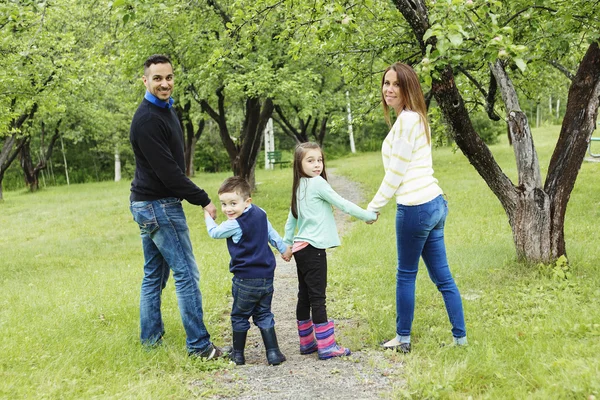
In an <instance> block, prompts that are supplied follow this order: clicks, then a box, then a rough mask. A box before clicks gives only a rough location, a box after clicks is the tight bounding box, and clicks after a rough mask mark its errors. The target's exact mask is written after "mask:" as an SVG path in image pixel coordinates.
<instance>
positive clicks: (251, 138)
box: [199, 87, 274, 190]
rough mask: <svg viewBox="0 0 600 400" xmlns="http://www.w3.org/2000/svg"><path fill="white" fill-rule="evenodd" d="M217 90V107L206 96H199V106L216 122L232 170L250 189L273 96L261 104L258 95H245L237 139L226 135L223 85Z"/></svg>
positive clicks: (270, 112)
mask: <svg viewBox="0 0 600 400" xmlns="http://www.w3.org/2000/svg"><path fill="white" fill-rule="evenodd" d="M216 94H217V98H218V111H216V110H214V109H213V108H212V107H211V106H210V104H208V102H207V101H206V100H200V101H199V103H200V106H201V107H202V110H203V111H204V112H206V113H207V114H208V115H209V116H210V117H211V118H212V119H213V120H215V122H216V123H217V125H218V126H219V135H220V136H221V141H222V142H223V145H224V146H225V150H227V154H228V155H229V160H230V163H231V169H232V170H233V174H234V175H235V176H241V177H243V178H244V179H246V180H247V181H248V183H249V184H250V187H251V188H252V190H254V186H255V178H254V171H255V168H256V160H257V158H258V153H259V151H260V148H261V145H262V140H263V135H264V130H265V127H266V126H267V123H268V121H269V118H271V116H272V115H273V110H274V105H273V100H272V99H271V98H267V99H266V100H265V101H264V102H263V103H262V105H261V102H260V99H258V98H255V97H251V98H248V99H246V113H245V116H244V123H243V125H242V131H241V132H240V137H239V138H238V140H237V143H236V142H234V141H233V139H232V138H231V136H230V135H229V129H228V127H227V119H226V116H225V96H224V94H223V87H220V88H219V89H217V91H216Z"/></svg>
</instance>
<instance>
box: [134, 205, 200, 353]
mask: <svg viewBox="0 0 600 400" xmlns="http://www.w3.org/2000/svg"><path fill="white" fill-rule="evenodd" d="M130 209H131V214H132V215H133V219H134V220H135V222H137V223H138V225H139V227H140V233H141V237H142V248H143V250H144V278H143V280H142V290H141V296H140V325H141V335H140V339H141V341H142V343H143V344H145V345H153V344H156V343H159V342H160V340H161V338H162V336H163V335H164V332H165V329H164V325H163V320H162V315H161V310H160V306H161V295H162V291H163V289H164V288H165V286H166V284H167V280H168V279H169V273H170V271H173V279H174V281H175V292H176V293H177V302H178V305H179V312H180V314H181V320H182V321H183V327H184V328H185V333H186V335H187V339H186V346H187V349H188V352H190V353H191V352H202V351H204V350H206V348H208V347H209V346H210V344H211V342H210V335H209V334H208V332H207V330H206V326H205V325H204V320H203V310H202V295H201V294H200V288H199V281H200V273H199V271H198V266H197V265H196V260H195V258H194V253H193V251H192V243H191V241H190V232H189V229H188V225H187V221H186V218H185V214H184V213H183V208H182V206H181V201H180V200H179V199H177V198H171V197H169V198H164V199H160V200H153V201H133V202H131V206H130Z"/></svg>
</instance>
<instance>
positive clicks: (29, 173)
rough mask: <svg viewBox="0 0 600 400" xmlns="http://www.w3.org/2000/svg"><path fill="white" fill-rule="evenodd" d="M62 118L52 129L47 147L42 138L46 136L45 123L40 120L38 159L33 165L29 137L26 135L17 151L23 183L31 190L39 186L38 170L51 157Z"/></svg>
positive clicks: (39, 170)
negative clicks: (52, 132)
mask: <svg viewBox="0 0 600 400" xmlns="http://www.w3.org/2000/svg"><path fill="white" fill-rule="evenodd" d="M61 121H62V120H59V121H58V122H57V124H56V127H55V129H54V135H52V138H51V139H50V143H49V144H48V147H47V148H46V149H44V139H45V137H46V124H45V123H44V121H42V122H41V133H40V147H41V148H40V160H39V162H38V163H37V164H36V165H35V166H34V165H33V161H32V158H31V148H30V144H31V137H27V138H26V139H25V141H24V143H23V145H22V146H21V150H20V151H19V157H20V160H21V168H22V169H23V175H24V177H25V184H26V185H27V187H28V188H29V190H30V191H31V192H35V191H37V190H38V189H39V188H40V178H39V177H40V172H41V171H42V170H44V169H45V168H46V165H47V162H46V160H48V159H49V158H50V157H52V149H53V148H54V144H55V143H56V140H57V139H58V136H59V126H60V123H61Z"/></svg>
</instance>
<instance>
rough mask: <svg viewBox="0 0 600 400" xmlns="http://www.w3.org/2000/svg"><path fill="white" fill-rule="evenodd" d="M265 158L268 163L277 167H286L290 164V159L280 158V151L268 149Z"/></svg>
mask: <svg viewBox="0 0 600 400" xmlns="http://www.w3.org/2000/svg"><path fill="white" fill-rule="evenodd" d="M267 159H268V160H269V164H270V165H279V168H283V167H287V166H288V165H290V163H291V161H284V160H282V159H281V151H279V150H275V151H268V152H267Z"/></svg>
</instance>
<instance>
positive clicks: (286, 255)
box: [281, 246, 292, 262]
mask: <svg viewBox="0 0 600 400" xmlns="http://www.w3.org/2000/svg"><path fill="white" fill-rule="evenodd" d="M281 258H283V260H284V261H286V262H290V260H291V259H292V246H288V248H287V250H286V251H285V252H283V253H281Z"/></svg>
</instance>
